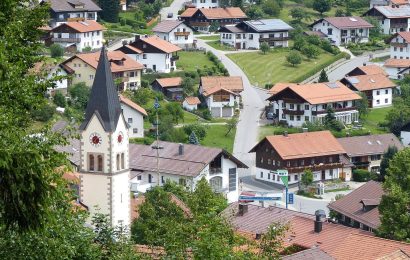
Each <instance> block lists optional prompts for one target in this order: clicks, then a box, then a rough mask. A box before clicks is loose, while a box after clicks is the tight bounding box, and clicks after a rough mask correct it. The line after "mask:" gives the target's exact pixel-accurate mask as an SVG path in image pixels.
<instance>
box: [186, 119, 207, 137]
mask: <svg viewBox="0 0 410 260" xmlns="http://www.w3.org/2000/svg"><path fill="white" fill-rule="evenodd" d="M183 129H184V131H185V133H186V134H187V135H189V134H191V133H195V135H196V136H197V137H198V140H199V141H202V140H204V138H205V137H206V131H207V128H206V126H204V125H200V124H197V123H196V124H189V125H185V126H184V127H183Z"/></svg>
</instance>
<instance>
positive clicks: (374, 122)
mask: <svg viewBox="0 0 410 260" xmlns="http://www.w3.org/2000/svg"><path fill="white" fill-rule="evenodd" d="M391 109H392V107H385V108H373V109H371V110H370V112H369V114H368V115H367V117H366V118H365V119H364V120H362V121H363V128H365V129H367V130H370V132H371V133H372V134H382V133H386V132H388V129H385V128H381V127H379V126H378V124H379V123H380V122H383V121H384V120H385V118H386V115H387V113H389V111H390V110H391Z"/></svg>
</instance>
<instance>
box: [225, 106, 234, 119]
mask: <svg viewBox="0 0 410 260" xmlns="http://www.w3.org/2000/svg"><path fill="white" fill-rule="evenodd" d="M222 116H223V117H231V116H233V108H232V107H223V108H222Z"/></svg>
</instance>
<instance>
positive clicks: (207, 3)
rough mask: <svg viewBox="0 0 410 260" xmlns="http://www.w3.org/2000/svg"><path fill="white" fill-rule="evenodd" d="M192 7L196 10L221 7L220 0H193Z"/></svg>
mask: <svg viewBox="0 0 410 260" xmlns="http://www.w3.org/2000/svg"><path fill="white" fill-rule="evenodd" d="M191 4H192V6H194V7H196V8H217V7H219V1H218V0H191Z"/></svg>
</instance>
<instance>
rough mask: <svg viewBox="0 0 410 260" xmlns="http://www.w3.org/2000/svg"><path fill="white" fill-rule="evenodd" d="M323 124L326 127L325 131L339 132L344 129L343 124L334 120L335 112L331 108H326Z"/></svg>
mask: <svg viewBox="0 0 410 260" xmlns="http://www.w3.org/2000/svg"><path fill="white" fill-rule="evenodd" d="M323 124H324V125H325V126H326V128H327V129H330V130H334V131H337V132H340V131H342V130H343V129H344V125H343V123H342V122H340V121H338V120H337V119H336V117H335V112H334V110H333V109H332V108H331V107H328V108H327V111H326V116H325V118H324V120H323Z"/></svg>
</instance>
